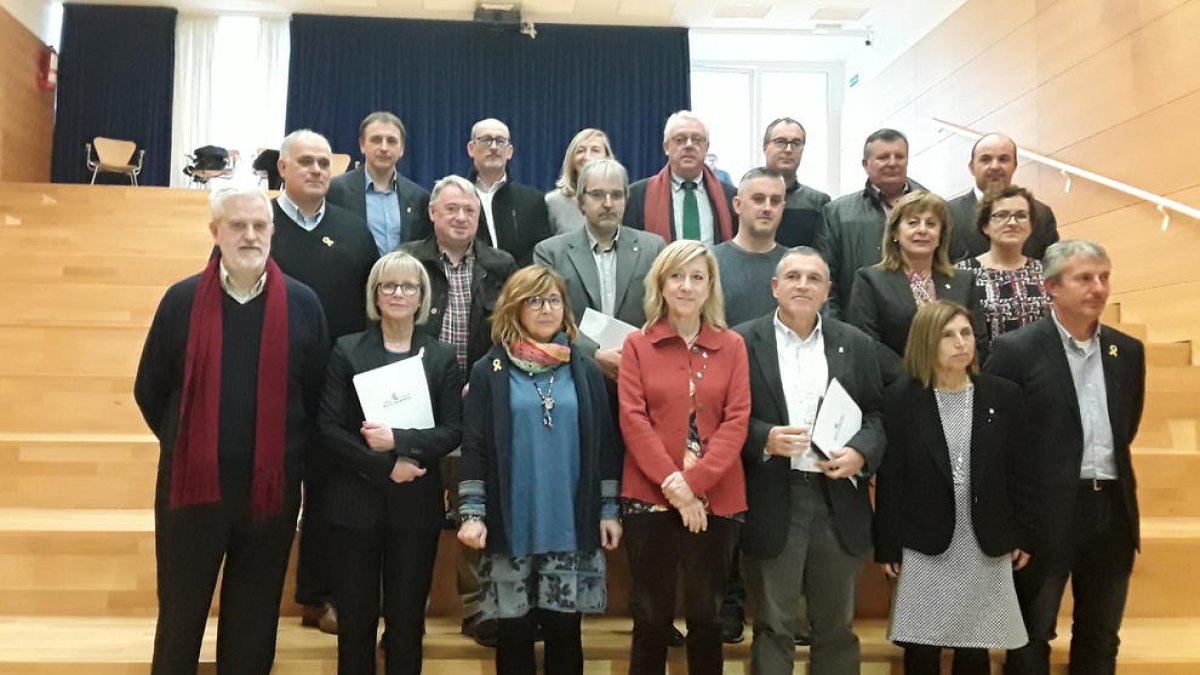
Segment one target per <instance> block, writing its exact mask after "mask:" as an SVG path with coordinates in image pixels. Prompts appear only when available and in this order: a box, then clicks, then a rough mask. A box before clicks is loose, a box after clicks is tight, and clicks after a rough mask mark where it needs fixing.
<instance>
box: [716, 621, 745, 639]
mask: <svg viewBox="0 0 1200 675" xmlns="http://www.w3.org/2000/svg"><path fill="white" fill-rule="evenodd" d="M745 639H746V624H745V622H744V621H742V617H740V616H723V617H721V642H724V643H725V644H727V645H736V644H738V643H739V642H741V641H742V640H745Z"/></svg>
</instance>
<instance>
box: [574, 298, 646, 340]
mask: <svg viewBox="0 0 1200 675" xmlns="http://www.w3.org/2000/svg"><path fill="white" fill-rule="evenodd" d="M579 330H580V331H581V332H582V333H583V334H584V335H586V336H588V337H590V338H591V339H593V340H595V341H596V344H598V345H600V349H614V348H619V347H621V346H622V345H624V344H625V336H626V335H629V334H630V333H632V332H633V331H635V330H637V328H635V327H633V326H630V325H629V324H627V323H625V322H624V321H621V320H619V319H614V318H612V317H611V316H608V315H606V314H602V313H600V312H597V311H596V310H594V309H592V308H591V307H588V308H587V309H585V310H583V316H582V317H581V318H580V319H579Z"/></svg>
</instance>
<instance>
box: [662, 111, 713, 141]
mask: <svg viewBox="0 0 1200 675" xmlns="http://www.w3.org/2000/svg"><path fill="white" fill-rule="evenodd" d="M681 122H699V123H700V126H702V127H704V138H705V139H706V140H707V139H708V125H707V124H705V123H704V120H702V119H700V117H699V116H697V115H696V113H694V112H692V111H691V110H678V111H676V112H673V113H671V116H670V117H668V118H667V123H666V124H664V125H663V143H666V142H667V141H669V140H671V127H673V126H675V125H676V124H679V123H681Z"/></svg>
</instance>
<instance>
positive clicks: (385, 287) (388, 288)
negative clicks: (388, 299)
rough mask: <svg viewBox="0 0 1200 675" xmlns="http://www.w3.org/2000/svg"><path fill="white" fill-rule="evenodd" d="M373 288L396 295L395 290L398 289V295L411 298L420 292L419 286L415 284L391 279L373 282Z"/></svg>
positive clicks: (385, 293) (386, 293)
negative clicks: (379, 282) (401, 282)
mask: <svg viewBox="0 0 1200 675" xmlns="http://www.w3.org/2000/svg"><path fill="white" fill-rule="evenodd" d="M375 290H377V291H380V292H382V293H383V294H384V295H392V296H394V295H396V291H400V295H401V296H403V297H405V298H411V297H412V296H414V295H416V294H417V293H419V292H421V287H420V286H418V285H416V284H407V283H405V284H397V283H393V282H391V281H388V282H385V283H382V284H375Z"/></svg>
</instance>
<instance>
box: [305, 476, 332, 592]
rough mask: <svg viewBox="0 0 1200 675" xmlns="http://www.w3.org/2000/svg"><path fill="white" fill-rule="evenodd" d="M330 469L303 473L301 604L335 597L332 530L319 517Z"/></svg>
mask: <svg viewBox="0 0 1200 675" xmlns="http://www.w3.org/2000/svg"><path fill="white" fill-rule="evenodd" d="M319 454H320V453H310V455H319ZM315 462H316V460H314V461H313V462H310V464H311V463H315ZM327 473H328V469H325V468H323V467H320V466H318V467H311V468H310V469H309V470H308V471H307V474H308V475H306V476H305V477H304V515H303V517H302V518H301V519H300V544H299V546H300V552H299V555H298V556H297V560H296V602H297V603H299V604H301V605H321V604H324V603H326V602H330V601H332V600H333V581H332V576H333V562H332V561H331V558H332V556H333V543H332V541H331V538H332V537H333V534H332V533H331V532H330V526H329V524H328V523H326V522H324V521H322V520H321V519H320V518H319V517H317V514H318V513H320V512H321V510H322V505H321V498H322V496H323V493H322V490H321V488H322V487H324V481H323V480H322V479H323V476H324V475H327Z"/></svg>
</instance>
